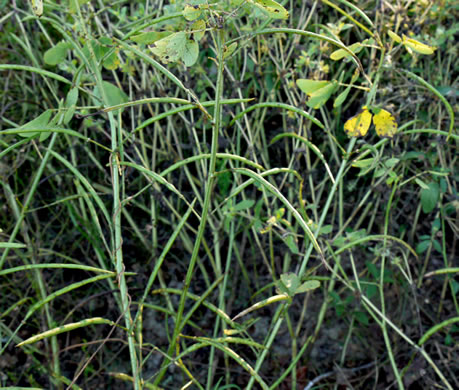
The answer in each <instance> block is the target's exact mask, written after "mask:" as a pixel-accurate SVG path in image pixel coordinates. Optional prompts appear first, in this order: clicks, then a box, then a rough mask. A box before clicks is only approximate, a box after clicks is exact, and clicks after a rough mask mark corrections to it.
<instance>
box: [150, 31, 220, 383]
mask: <svg viewBox="0 0 459 390" xmlns="http://www.w3.org/2000/svg"><path fill="white" fill-rule="evenodd" d="M222 34H223V31H221V30H219V31H218V33H217V57H218V58H217V61H218V69H217V88H216V91H215V93H216V96H215V109H214V123H213V128H212V144H211V151H210V163H209V170H208V177H207V183H206V189H205V197H204V204H203V208H202V214H201V221H200V223H199V229H198V233H197V236H196V240H195V242H194V247H193V252H192V254H191V259H190V264H189V265H188V269H187V273H186V276H185V285H184V286H183V292H182V295H181V297H180V302H179V307H178V310H177V315H176V320H175V328H174V333H173V336H172V340H171V344H170V346H169V350H168V355H169V356H170V355H171V354H172V353H173V351H174V350H175V346H176V343H177V338H178V337H179V334H180V332H181V330H182V328H183V326H184V325H185V324H182V318H183V312H184V310H185V301H186V296H187V293H188V290H189V288H190V285H191V279H192V278H193V274H194V269H195V266H196V263H197V260H198V256H199V250H200V247H201V242H202V238H203V236H204V231H205V228H206V224H207V217H208V215H209V208H210V201H211V195H212V187H213V184H214V180H215V167H216V162H217V150H218V134H219V130H220V126H221V104H220V102H221V95H222V89H223V69H224V61H223V48H222V41H223V37H222ZM168 364H169V361H168V359H165V361H164V362H163V366H162V370H161V372H160V373H159V375H158V376H157V378H156V380H155V384H158V383H159V381H160V380H161V379H162V377H163V376H164V374H165V368H166V367H167V365H168Z"/></svg>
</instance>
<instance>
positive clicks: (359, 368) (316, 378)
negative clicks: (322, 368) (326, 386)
mask: <svg viewBox="0 0 459 390" xmlns="http://www.w3.org/2000/svg"><path fill="white" fill-rule="evenodd" d="M375 364H376V363H374V362H371V363H367V364H364V365H363V366H359V367H355V368H342V369H340V371H339V372H344V373H354V372H356V371H360V370H363V369H365V368H369V367H372V366H374V365H375ZM339 372H338V371H336V370H334V371H329V372H326V373H325V374H321V375H319V376H318V377H315V378H314V379H313V380H312V381H310V382H309V383H308V384H307V386H306V387H305V388H304V389H303V390H310V389H311V388H312V386H314V385H315V384H316V383H318V382H320V381H321V380H322V379H325V378H328V377H329V376H333V375H336V374H338V373H339Z"/></svg>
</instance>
